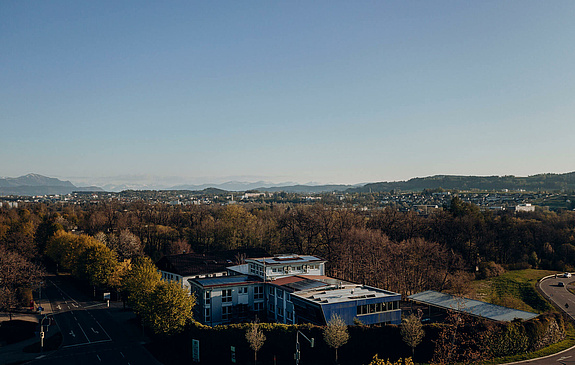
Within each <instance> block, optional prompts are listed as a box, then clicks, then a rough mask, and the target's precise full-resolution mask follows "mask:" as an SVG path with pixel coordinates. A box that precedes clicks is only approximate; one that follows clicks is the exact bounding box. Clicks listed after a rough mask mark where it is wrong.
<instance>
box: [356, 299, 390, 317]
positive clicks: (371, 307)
mask: <svg viewBox="0 0 575 365" xmlns="http://www.w3.org/2000/svg"><path fill="white" fill-rule="evenodd" d="M396 309H399V302H398V301H395V302H387V303H372V304H363V305H358V306H357V314H358V315H361V314H372V313H381V312H387V311H391V310H396Z"/></svg>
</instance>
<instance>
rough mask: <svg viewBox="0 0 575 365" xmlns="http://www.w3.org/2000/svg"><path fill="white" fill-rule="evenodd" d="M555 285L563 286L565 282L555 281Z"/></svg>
mask: <svg viewBox="0 0 575 365" xmlns="http://www.w3.org/2000/svg"><path fill="white" fill-rule="evenodd" d="M557 286H565V284H564V283H563V282H562V281H560V282H558V283H557Z"/></svg>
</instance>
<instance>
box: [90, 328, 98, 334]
mask: <svg viewBox="0 0 575 365" xmlns="http://www.w3.org/2000/svg"><path fill="white" fill-rule="evenodd" d="M90 329H91V330H92V332H94V333H100V332H98V331H96V330H95V329H94V327H90Z"/></svg>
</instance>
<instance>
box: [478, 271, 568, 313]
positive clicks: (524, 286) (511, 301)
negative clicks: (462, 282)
mask: <svg viewBox="0 0 575 365" xmlns="http://www.w3.org/2000/svg"><path fill="white" fill-rule="evenodd" d="M556 273H557V271H549V270H535V269H527V270H514V271H508V272H506V273H504V274H502V275H500V276H498V277H495V278H489V279H485V280H476V281H474V282H472V292H473V294H474V296H475V297H476V298H477V299H479V300H483V301H486V302H489V303H493V304H498V305H502V306H505V307H510V308H515V309H520V310H524V311H529V312H535V313H544V312H549V311H555V309H554V307H553V306H552V305H551V304H549V302H547V301H546V300H545V299H544V298H543V297H542V296H541V294H539V292H537V290H536V288H535V287H536V284H537V281H538V280H539V279H541V278H542V277H544V276H547V275H552V274H556Z"/></svg>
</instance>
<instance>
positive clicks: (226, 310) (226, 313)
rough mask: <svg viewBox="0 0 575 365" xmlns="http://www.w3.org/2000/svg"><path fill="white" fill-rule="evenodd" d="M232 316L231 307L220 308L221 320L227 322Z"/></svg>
mask: <svg viewBox="0 0 575 365" xmlns="http://www.w3.org/2000/svg"><path fill="white" fill-rule="evenodd" d="M231 314H232V306H225V307H222V320H223V321H228V320H229V319H230V317H231Z"/></svg>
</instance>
